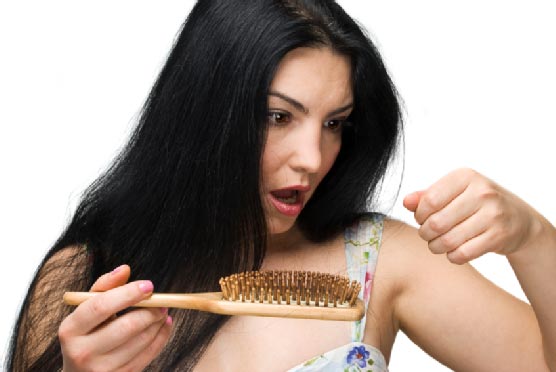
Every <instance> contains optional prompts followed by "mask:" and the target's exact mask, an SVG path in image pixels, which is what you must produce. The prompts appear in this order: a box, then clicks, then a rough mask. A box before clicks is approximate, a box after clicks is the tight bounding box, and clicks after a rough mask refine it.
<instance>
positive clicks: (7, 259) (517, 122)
mask: <svg viewBox="0 0 556 372" xmlns="http://www.w3.org/2000/svg"><path fill="white" fill-rule="evenodd" d="M417 3H418V4H417ZM340 4H341V5H343V6H344V7H345V9H346V10H347V11H348V13H350V14H351V15H352V16H354V17H355V18H356V19H358V20H359V21H360V22H361V23H362V24H363V25H364V26H365V27H366V28H367V29H368V31H369V32H370V34H371V36H372V38H373V39H374V40H375V41H376V42H377V44H378V46H379V49H380V50H381V52H382V53H383V56H384V58H385V60H386V63H387V66H388V68H389V70H390V71H391V73H392V76H393V78H394V80H395V82H396V84H397V86H398V88H399V90H400V93H401V95H402V96H403V98H404V100H405V105H406V137H405V174H404V178H403V183H402V187H401V195H402V196H403V195H405V194H406V193H408V192H410V191H413V190H416V189H421V188H424V187H426V186H428V185H429V184H431V183H432V182H434V181H435V180H436V179H438V178H439V177H441V176H443V175H444V174H446V173H447V172H448V171H450V170H452V169H454V168H457V167H461V166H466V167H472V168H475V169H477V170H479V171H481V172H483V173H484V174H486V175H488V176H489V177H490V178H492V179H494V180H495V181H497V182H499V183H501V184H502V185H504V186H506V187H507V188H509V189H510V190H512V191H514V192H515V193H517V194H518V195H520V196H521V197H522V198H523V199H525V200H526V201H528V202H529V203H530V204H531V205H533V206H534V207H535V208H537V209H538V210H539V211H540V212H541V213H542V214H544V215H545V216H546V217H547V218H549V220H551V221H552V222H555V221H556V197H555V195H554V192H553V190H555V188H556V176H555V175H554V170H555V166H554V160H555V159H556V150H555V145H554V135H553V133H554V130H553V127H554V126H555V124H556V119H555V115H554V114H555V113H554V100H555V98H556V94H555V91H554V89H555V88H554V87H556V72H555V66H556V53H555V48H554V45H556V42H555V39H556V22H554V18H555V17H554V16H555V15H556V13H555V11H554V6H553V3H552V2H551V1H548V0H547V1H527V2H525V1H521V2H514V1H489V2H485V1H466V2H459V3H457V4H454V3H453V2H450V3H448V2H443V1H440V0H438V1H432V0H428V1H420V2H412V1H405V2H403V1H388V2H386V1H384V2H381V3H379V4H377V3H375V2H364V1H361V0H359V1H356V0H351V1H340ZM191 5H192V2H191V1H187V0H183V1H176V0H173V1H168V0H167V1H163V2H155V1H137V0H135V1H132V0H125V1H123V0H120V1H106V0H102V1H96V2H74V1H60V0H52V1H48V2H43V1H18V2H15V1H12V2H7V1H4V2H1V3H0V46H1V57H0V166H1V167H0V170H1V173H0V174H1V175H0V177H1V181H0V283H1V284H2V294H3V296H2V297H3V298H2V301H1V302H2V306H1V310H0V312H1V313H0V315H1V321H0V348H1V349H2V350H4V349H5V347H6V346H5V345H6V344H7V343H4V341H5V340H7V338H8V335H9V332H10V329H11V327H12V325H13V321H14V317H15V314H16V312H17V309H18V306H19V305H20V302H21V300H22V297H23V295H24V292H25V290H26V287H27V285H28V282H29V280H30V279H31V277H32V274H33V271H34V270H35V267H36V266H37V264H38V263H39V261H40V259H41V257H42V255H43V254H44V252H45V251H46V250H47V249H48V248H49V247H50V246H51V245H52V244H53V242H54V241H55V239H56V238H57V237H58V236H59V234H60V233H61V231H62V229H63V227H64V225H65V224H66V222H67V221H68V219H69V217H70V215H71V213H72V211H73V208H74V207H75V205H76V202H77V199H78V197H79V194H80V192H81V191H82V190H83V189H84V188H85V187H86V186H87V185H88V184H89V183H90V182H91V181H92V180H93V179H94V178H95V177H96V176H97V175H98V173H99V172H100V171H101V170H102V169H103V168H104V167H105V166H106V165H107V164H108V163H109V161H110V160H111V159H112V157H113V156H114V155H115V154H116V152H117V150H118V148H119V147H120V146H121V145H122V144H123V143H124V142H125V139H126V135H127V134H128V133H129V130H130V128H131V127H132V125H133V123H134V122H135V119H136V115H137V113H138V111H139V109H140V106H141V104H142V103H143V100H144V99H145V98H146V96H147V93H148V91H149V89H150V87H151V85H152V83H153V81H154V79H155V76H156V74H157V72H158V71H159V69H160V67H161V65H162V63H163V61H164V59H165V57H166V55H167V53H168V51H169V49H170V46H171V44H172V40H173V38H174V36H175V34H176V32H177V31H178V28H179V26H180V24H181V22H182V21H183V20H184V19H185V16H186V14H187V13H188V11H189V9H190V7H191ZM398 168H401V166H400V167H398ZM392 184H393V185H395V181H394V182H393V183H392ZM393 195H395V193H394V192H392V191H390V192H387V197H386V199H385V205H390V206H392V205H393V207H391V209H390V213H391V215H393V216H394V217H397V218H400V219H402V220H405V221H407V222H410V223H412V216H411V214H410V213H408V212H406V211H404V210H403V208H402V207H401V201H400V200H401V198H400V199H398V200H397V201H394V202H393V201H392V200H391V198H392V196H393ZM473 264H474V266H475V267H477V268H478V269H479V270H480V271H481V272H482V273H483V274H484V275H485V276H487V277H489V278H490V279H491V280H493V281H494V282H495V283H496V284H498V285H499V286H501V287H503V288H505V289H506V290H508V291H510V292H511V293H513V294H515V295H516V296H518V297H520V298H523V299H524V298H525V297H524V296H523V294H522V292H521V289H520V288H519V284H518V283H517V281H516V280H515V279H514V277H513V274H512V271H511V269H510V267H509V265H508V264H507V263H506V261H505V259H504V258H503V257H501V256H497V255H494V254H491V255H487V256H486V257H483V258H480V259H478V260H476V261H475V262H474V263H473ZM1 355H3V352H2V354H0V356H1ZM470 357H472V356H470ZM390 368H391V370H392V371H406V370H413V371H445V370H447V369H446V368H445V367H442V366H441V365H439V364H438V363H436V362H435V361H433V360H432V359H431V358H430V357H428V356H427V355H426V354H424V352H422V351H421V350H420V349H418V348H417V347H415V346H413V345H412V344H411V343H410V341H408V340H407V339H406V338H405V337H404V336H403V335H402V334H400V335H399V336H398V339H397V341H396V344H395V346H394V350H393V354H392V361H391V364H390Z"/></svg>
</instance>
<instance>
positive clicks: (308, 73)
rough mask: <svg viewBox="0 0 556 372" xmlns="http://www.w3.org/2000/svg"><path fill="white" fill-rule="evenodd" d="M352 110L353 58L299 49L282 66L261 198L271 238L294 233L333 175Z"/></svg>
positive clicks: (271, 104) (271, 99)
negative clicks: (321, 186) (309, 204)
mask: <svg viewBox="0 0 556 372" xmlns="http://www.w3.org/2000/svg"><path fill="white" fill-rule="evenodd" d="M352 108H353V94H352V89H351V68H350V60H349V58H348V57H346V56H343V55H340V54H337V53H335V52H333V51H332V50H331V49H329V48H324V47H323V48H298V49H295V50H292V51H291V52H289V53H288V54H287V55H286V56H285V57H284V59H283V60H282V62H281V63H280V65H279V66H278V70H277V72H276V75H275V77H274V80H273V81H272V84H271V86H270V91H269V95H268V117H267V118H268V135H267V139H266V144H265V148H264V151H263V158H262V176H263V186H262V199H263V206H264V208H265V215H266V219H267V224H268V226H269V233H270V234H277V233H282V232H285V231H287V230H289V229H290V228H291V227H292V226H293V224H294V223H295V220H296V218H297V216H298V215H299V213H301V210H302V209H303V207H304V206H305V204H307V201H308V200H309V199H310V198H311V196H312V195H313V192H314V191H315V189H316V188H317V186H318V185H319V183H320V182H321V181H322V179H323V178H324V176H325V175H326V173H328V171H329V170H330V168H331V167H332V165H333V164H334V161H335V160H336V157H337V156H338V152H339V151H340V147H341V145H342V126H343V122H344V121H345V120H346V119H347V117H348V116H349V114H350V113H351V110H352Z"/></svg>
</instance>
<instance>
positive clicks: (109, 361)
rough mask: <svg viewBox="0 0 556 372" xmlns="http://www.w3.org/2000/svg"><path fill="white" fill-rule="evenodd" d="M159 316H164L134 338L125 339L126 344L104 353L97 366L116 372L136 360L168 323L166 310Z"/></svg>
mask: <svg viewBox="0 0 556 372" xmlns="http://www.w3.org/2000/svg"><path fill="white" fill-rule="evenodd" d="M159 314H164V316H163V317H161V318H160V319H158V320H157V321H156V322H154V323H151V324H150V325H149V326H148V327H147V328H145V329H144V330H142V331H141V332H140V333H138V334H136V335H134V337H132V338H129V339H127V340H126V342H124V343H122V344H121V345H119V346H118V347H116V348H114V349H112V350H110V351H109V352H107V353H105V355H103V357H102V358H100V359H99V364H100V365H102V366H105V367H104V368H106V369H109V370H116V369H117V368H120V367H122V366H124V365H126V364H129V363H130V362H131V361H132V360H133V359H135V358H137V357H138V356H139V355H140V354H141V353H143V352H144V351H145V350H146V349H147V348H148V347H149V346H150V345H151V344H152V343H153V342H154V340H155V338H156V337H157V335H158V334H159V333H160V332H161V330H162V328H163V327H164V325H165V324H166V322H167V321H168V313H167V310H165V311H164V313H162V312H161V311H159ZM108 367H110V368H108Z"/></svg>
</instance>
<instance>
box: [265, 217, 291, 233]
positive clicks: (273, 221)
mask: <svg viewBox="0 0 556 372" xmlns="http://www.w3.org/2000/svg"><path fill="white" fill-rule="evenodd" d="M295 221H296V219H295V218H291V219H289V218H288V219H283V218H272V217H271V218H269V220H268V233H269V235H275V234H282V233H285V232H287V231H289V230H290V229H291V228H292V227H293V225H295Z"/></svg>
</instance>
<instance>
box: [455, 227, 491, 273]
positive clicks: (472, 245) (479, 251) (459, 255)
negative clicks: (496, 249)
mask: <svg viewBox="0 0 556 372" xmlns="http://www.w3.org/2000/svg"><path fill="white" fill-rule="evenodd" d="M492 246H493V239H492V235H491V234H489V233H488V232H485V233H483V234H481V235H479V236H476V237H474V238H472V239H470V240H468V241H466V242H465V243H464V244H462V245H461V246H460V247H459V248H457V249H455V250H453V251H451V252H448V253H447V254H446V257H447V258H448V260H449V261H450V262H452V263H454V264H457V265H462V264H464V263H467V262H469V261H471V260H474V259H476V258H478V257H480V256H482V255H483V254H485V253H487V252H489V251H491V250H492Z"/></svg>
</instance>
